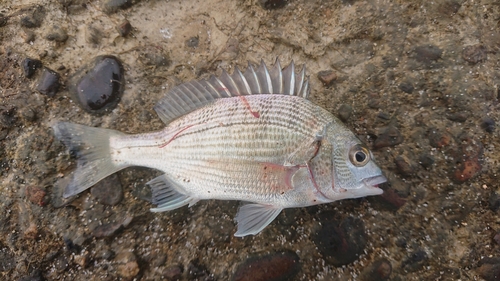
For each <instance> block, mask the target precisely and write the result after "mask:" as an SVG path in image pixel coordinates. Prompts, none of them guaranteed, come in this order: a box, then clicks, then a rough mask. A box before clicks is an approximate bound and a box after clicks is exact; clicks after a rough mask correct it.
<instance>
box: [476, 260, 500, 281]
mask: <svg viewBox="0 0 500 281" xmlns="http://www.w3.org/2000/svg"><path fill="white" fill-rule="evenodd" d="M477 272H478V273H479V276H481V277H482V278H484V280H486V281H497V280H500V258H484V259H482V260H481V261H479V268H478V270H477Z"/></svg>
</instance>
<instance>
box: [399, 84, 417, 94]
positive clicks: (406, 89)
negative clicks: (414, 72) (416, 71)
mask: <svg viewBox="0 0 500 281" xmlns="http://www.w3.org/2000/svg"><path fill="white" fill-rule="evenodd" d="M399 89H400V90H401V91H403V92H405V93H407V94H411V93H413V90H415V88H414V87H413V84H412V83H411V82H409V81H405V82H402V83H401V84H399Z"/></svg>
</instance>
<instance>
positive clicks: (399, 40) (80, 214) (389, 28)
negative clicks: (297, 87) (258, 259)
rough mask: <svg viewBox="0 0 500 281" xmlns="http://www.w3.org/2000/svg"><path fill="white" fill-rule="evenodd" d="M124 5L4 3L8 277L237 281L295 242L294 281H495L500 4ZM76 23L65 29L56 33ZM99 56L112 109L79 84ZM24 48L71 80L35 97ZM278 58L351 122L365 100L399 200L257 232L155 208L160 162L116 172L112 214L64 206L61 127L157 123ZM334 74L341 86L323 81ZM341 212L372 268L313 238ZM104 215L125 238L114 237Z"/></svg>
mask: <svg viewBox="0 0 500 281" xmlns="http://www.w3.org/2000/svg"><path fill="white" fill-rule="evenodd" d="M120 2H126V1H108V2H103V1H101V2H100V1H81V0H74V1H72V0H59V1H55V0H48V1H32V0H24V1H11V0H3V1H1V2H0V194H1V197H0V212H1V213H2V214H1V215H0V279H2V280H19V279H20V278H23V277H25V278H27V277H30V276H31V278H32V279H23V280H116V279H118V278H121V279H124V280H132V279H136V280H162V279H167V278H170V277H169V276H173V275H175V274H174V273H175V271H176V270H180V269H182V271H183V273H182V274H181V280H228V279H230V278H232V276H233V275H234V272H235V271H236V268H237V267H238V265H239V264H240V263H242V262H244V261H245V260H246V259H247V258H248V257H249V256H253V255H259V254H263V253H267V252H274V251H281V250H291V251H293V252H295V253H296V254H297V255H298V257H299V258H300V261H299V263H300V271H299V272H298V274H296V275H295V277H294V278H295V279H294V280H360V279H362V280H483V278H484V279H486V280H497V279H495V277H494V274H495V272H496V273H499V272H500V261H499V260H498V259H499V258H500V252H499V249H500V245H499V243H500V235H499V233H500V219H499V216H498V214H499V213H498V212H499V211H498V207H499V205H500V199H499V198H498V194H500V187H499V184H498V173H499V155H500V154H499V153H498V151H496V148H498V147H500V143H499V138H498V137H499V130H498V128H495V125H494V124H493V123H494V122H498V120H499V118H500V113H499V105H498V99H499V98H500V96H499V95H500V92H499V91H500V90H499V88H498V85H499V83H500V74H499V73H500V72H499V53H498V52H499V49H500V32H499V31H498V30H499V27H500V26H499V25H500V23H499V15H500V5H498V2H496V1H492V0H479V1H463V0H443V1H434V2H432V1H385V0H380V1H356V0H351V1H349V0H343V1H340V0H338V1H319V0H311V1H306V0H290V1H289V2H286V3H285V5H284V6H282V7H277V8H274V9H269V6H266V5H263V4H262V3H264V2H265V3H268V4H269V3H271V4H272V3H280V2H281V1H255V0H248V1H243V0H237V1H229V0H207V1H195V0H186V1H154V0H151V1H139V0H137V1H131V5H130V7H127V8H125V9H117V10H116V11H109V9H108V8H106V6H105V5H106V3H120ZM266 7H267V8H266ZM27 17H28V18H27ZM124 20H128V21H129V22H130V24H131V25H132V31H131V33H130V34H129V35H127V36H126V37H122V36H120V35H119V33H118V31H117V29H116V26H118V25H120V24H121V23H122V22H123V21H124ZM33 21H35V22H33ZM61 30H63V31H62V32H63V33H66V34H67V38H66V39H63V38H61V37H56V38H55V39H56V40H49V39H54V36H52V37H51V36H50V35H53V34H59V33H58V32H61ZM63 37H64V36H63ZM58 38H59V39H58ZM97 55H115V56H117V57H118V58H119V59H120V60H121V61H122V62H123V65H124V69H125V91H124V94H123V97H122V99H121V101H120V103H119V104H118V106H117V107H116V108H115V109H114V110H112V111H111V112H109V113H107V114H104V115H99V116H98V115H92V114H89V113H87V112H85V111H84V110H82V109H81V108H80V107H79V105H78V104H76V103H75V102H74V101H73V100H72V99H71V98H70V95H69V93H68V90H67V88H68V85H67V83H68V78H69V77H70V76H71V75H72V74H73V73H74V72H75V71H76V70H77V69H79V68H80V67H81V66H83V65H85V64H86V63H88V62H90V61H91V60H92V59H93V58H94V57H95V56H97ZM26 57H30V58H33V59H39V60H41V61H42V63H43V65H44V66H46V67H48V68H50V69H53V70H55V71H57V72H58V73H59V74H60V75H61V84H62V87H61V89H60V90H59V91H58V92H57V93H56V94H55V96H53V97H48V96H47V95H43V94H41V93H39V92H37V91H36V87H37V84H38V79H39V78H40V73H41V71H40V70H37V72H36V73H35V76H34V77H33V78H31V79H28V78H26V77H24V74H23V68H22V61H23V59H24V58H26ZM276 57H279V58H280V60H281V62H282V65H286V64H288V62H289V61H291V60H292V59H293V60H294V61H295V63H296V64H297V65H306V66H307V70H308V73H309V75H310V83H311V87H312V91H311V96H312V98H311V99H312V100H313V101H314V102H315V103H317V104H319V105H321V106H323V107H324V108H326V109H328V110H329V111H331V112H332V113H333V114H335V115H337V116H340V115H341V114H346V113H345V109H346V108H352V111H349V110H347V114H346V115H345V116H346V117H347V118H346V119H347V122H346V123H347V125H348V127H349V128H351V129H352V130H353V131H354V132H355V133H356V134H357V135H358V136H359V138H360V139H361V140H363V141H365V142H366V143H368V144H370V145H371V146H375V147H378V149H374V155H375V157H376V158H377V160H378V162H379V164H380V166H381V168H382V170H383V171H384V173H385V175H386V176H387V177H388V179H389V183H388V184H386V185H384V186H383V188H384V189H386V193H385V194H386V195H385V196H384V197H377V198H370V199H357V200H346V201H342V202H336V203H332V204H328V205H323V206H318V207H314V208H306V209H300V210H296V211H293V212H289V213H285V214H282V215H280V217H278V219H277V220H276V221H275V222H274V223H273V224H271V225H270V226H269V227H267V228H266V229H265V230H264V231H263V232H262V233H261V234H260V235H257V236H252V237H247V238H244V239H241V238H236V237H233V236H232V235H233V233H234V232H235V225H234V223H233V217H234V215H235V214H236V210H237V207H238V203H237V202H220V201H209V202H200V203H198V204H197V205H195V206H193V207H191V208H189V209H188V208H183V209H180V210H178V211H174V212H170V213H160V214H152V213H150V212H149V208H150V207H152V205H151V204H150V203H149V202H147V201H146V200H143V198H146V197H147V190H146V189H145V188H144V184H145V182H147V181H148V180H150V179H152V178H153V177H154V176H156V175H158V172H156V171H151V170H148V169H141V168H129V169H126V170H123V171H121V172H119V173H117V175H118V177H117V178H115V179H114V183H116V182H119V183H121V186H122V187H123V199H122V200H120V201H119V203H118V204H116V205H114V206H109V205H105V204H102V203H100V202H98V201H97V199H96V198H95V196H93V195H91V193H90V192H85V193H83V194H82V195H81V196H80V197H79V198H78V199H76V200H74V201H72V202H63V201H61V199H60V198H58V196H59V195H60V186H59V185H60V181H59V180H60V178H62V177H63V176H64V175H65V174H68V173H69V172H70V171H71V169H72V164H71V161H72V159H71V158H70V156H69V154H68V152H67V150H66V149H65V148H64V147H63V146H62V145H61V144H60V143H59V142H58V141H57V140H55V139H54V137H53V133H52V130H51V129H50V126H49V124H50V122H52V121H55V120H68V121H72V122H76V123H80V124H86V125H91V126H98V127H104V128H113V129H118V130H121V131H124V132H128V133H140V132H148V131H153V130H157V129H160V128H162V126H163V125H162V123H161V121H160V119H159V118H158V117H157V116H156V114H155V113H154V111H153V109H152V107H153V106H154V104H155V102H156V101H157V100H159V99H160V98H161V96H162V95H164V94H165V93H166V92H167V91H168V89H170V88H172V87H173V86H174V85H177V84H179V83H181V82H183V81H189V80H192V79H198V78H204V77H207V75H209V74H211V73H216V74H220V73H221V71H222V69H226V70H228V71H230V72H232V67H233V66H234V65H238V66H240V68H244V67H245V66H246V64H247V61H250V62H252V63H259V62H260V60H261V59H263V60H264V61H265V62H266V63H267V64H268V65H272V64H273V63H274V60H275V59H276ZM320 71H331V72H333V73H334V74H335V75H334V76H336V78H335V79H333V81H332V82H331V84H330V85H324V83H323V82H322V81H320V80H319V78H318V75H317V74H318V73H319V72H320ZM339 109H342V110H339ZM348 113H351V114H348ZM492 122H493V123H492ZM488 126H489V127H488ZM114 185H115V184H113V182H112V184H110V186H113V187H114ZM325 214H326V215H331V216H332V217H333V219H334V220H335V221H341V222H346V220H347V221H349V219H348V218H349V217H355V218H359V219H360V220H361V223H362V224H363V227H364V231H362V233H361V234H360V235H361V236H362V237H364V238H365V239H366V245H364V246H363V247H362V248H361V249H358V252H359V257H357V258H356V261H354V262H349V263H348V264H347V265H343V266H336V265H335V262H332V259H331V258H329V257H328V256H327V254H325V253H324V252H323V251H322V249H321V247H318V246H317V244H316V243H315V240H314V239H315V238H314V237H316V236H317V233H320V229H322V227H323V226H324V225H325V224H328V222H329V221H330V219H332V217H329V218H325V216H326V215H325ZM290 217H291V218H290ZM103 225H104V226H105V227H106V229H108V230H109V229H112V230H116V231H111V232H112V233H111V234H109V233H108V234H106V235H105V236H106V237H99V235H96V228H98V227H99V226H103ZM496 241H498V242H496ZM380 260H383V261H384V262H385V263H386V264H389V265H390V267H389V270H391V268H392V272H391V271H389V272H390V277H388V279H387V278H386V279H383V278H382V279H375V278H376V276H377V274H376V272H377V270H375V271H374V272H375V273H374V274H367V272H368V273H369V272H370V270H372V269H371V267H373V266H374V264H376V262H377V261H380ZM285 271H286V270H285ZM379 271H380V270H379ZM381 275H382V276H383V277H384V278H385V277H387V274H385V275H384V274H381ZM36 278H39V279H36ZM248 280H251V279H248Z"/></svg>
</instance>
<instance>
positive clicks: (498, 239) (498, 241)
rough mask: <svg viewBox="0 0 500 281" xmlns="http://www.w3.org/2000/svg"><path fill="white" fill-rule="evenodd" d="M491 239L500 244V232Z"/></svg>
mask: <svg viewBox="0 0 500 281" xmlns="http://www.w3.org/2000/svg"><path fill="white" fill-rule="evenodd" d="M493 240H494V241H495V242H496V243H497V244H498V245H500V232H497V234H495V236H494V237H493Z"/></svg>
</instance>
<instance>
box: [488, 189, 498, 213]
mask: <svg viewBox="0 0 500 281" xmlns="http://www.w3.org/2000/svg"><path fill="white" fill-rule="evenodd" d="M488 203H490V209H491V210H492V211H495V212H496V211H497V210H498V208H500V195H499V194H498V193H496V192H493V193H491V195H490V198H489V199H488Z"/></svg>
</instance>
